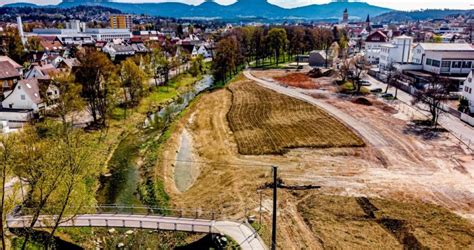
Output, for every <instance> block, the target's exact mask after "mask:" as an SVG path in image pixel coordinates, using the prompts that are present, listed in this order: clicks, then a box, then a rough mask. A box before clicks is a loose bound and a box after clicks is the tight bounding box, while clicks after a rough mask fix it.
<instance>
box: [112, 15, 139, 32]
mask: <svg viewBox="0 0 474 250" xmlns="http://www.w3.org/2000/svg"><path fill="white" fill-rule="evenodd" d="M132 24H133V22H132V16H131V15H111V16H110V28H112V29H128V30H131V29H132Z"/></svg>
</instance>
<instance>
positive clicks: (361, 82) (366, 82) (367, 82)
mask: <svg viewBox="0 0 474 250" xmlns="http://www.w3.org/2000/svg"><path fill="white" fill-rule="evenodd" d="M360 85H362V86H371V85H372V83H370V82H369V81H367V80H362V81H360Z"/></svg>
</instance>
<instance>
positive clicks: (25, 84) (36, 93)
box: [18, 78, 42, 104]
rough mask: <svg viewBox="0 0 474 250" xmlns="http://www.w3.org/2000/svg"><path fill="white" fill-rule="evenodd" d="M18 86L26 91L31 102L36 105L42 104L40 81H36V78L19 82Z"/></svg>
mask: <svg viewBox="0 0 474 250" xmlns="http://www.w3.org/2000/svg"><path fill="white" fill-rule="evenodd" d="M18 84H19V85H20V86H21V88H22V89H23V90H24V91H25V93H26V94H27V95H28V96H29V97H30V99H31V101H33V102H34V103H36V104H39V103H41V102H42V100H41V96H40V89H39V83H38V79H35V78H32V79H23V80H20V81H18Z"/></svg>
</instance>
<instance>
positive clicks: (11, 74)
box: [0, 56, 23, 100]
mask: <svg viewBox="0 0 474 250" xmlns="http://www.w3.org/2000/svg"><path fill="white" fill-rule="evenodd" d="M22 75H23V67H22V66H21V65H19V64H18V63H16V62H15V61H13V60H12V59H11V58H9V57H7V56H0V84H1V86H0V100H2V98H3V96H4V95H3V94H4V92H5V91H9V90H11V89H12V88H13V86H14V85H15V84H16V83H17V82H18V81H19V80H20V79H21V76H22Z"/></svg>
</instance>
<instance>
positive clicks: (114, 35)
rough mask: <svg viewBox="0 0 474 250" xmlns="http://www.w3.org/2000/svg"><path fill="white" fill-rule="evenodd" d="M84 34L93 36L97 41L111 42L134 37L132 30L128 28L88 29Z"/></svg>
mask: <svg viewBox="0 0 474 250" xmlns="http://www.w3.org/2000/svg"><path fill="white" fill-rule="evenodd" d="M84 34H87V35H90V36H92V38H93V39H94V40H96V41H106V42H110V41H113V40H115V39H122V40H124V41H128V40H130V39H131V38H132V32H130V31H129V30H128V29H86V31H85V32H84Z"/></svg>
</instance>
